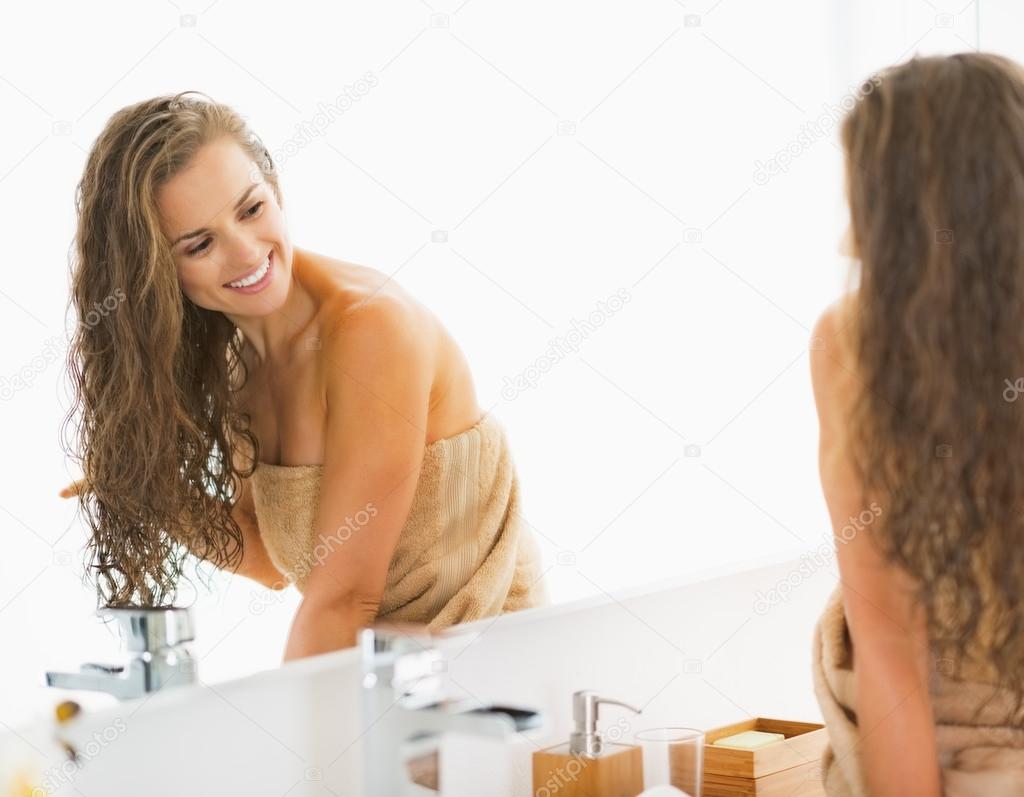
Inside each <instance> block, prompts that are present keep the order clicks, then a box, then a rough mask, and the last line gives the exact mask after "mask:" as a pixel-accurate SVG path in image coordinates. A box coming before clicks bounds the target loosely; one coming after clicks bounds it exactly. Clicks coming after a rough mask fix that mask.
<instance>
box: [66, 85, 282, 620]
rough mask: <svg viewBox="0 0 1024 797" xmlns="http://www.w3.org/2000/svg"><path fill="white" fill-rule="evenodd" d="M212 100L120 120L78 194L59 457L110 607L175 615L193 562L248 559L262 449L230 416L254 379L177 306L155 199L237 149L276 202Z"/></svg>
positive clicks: (210, 323)
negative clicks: (247, 496) (240, 448)
mask: <svg viewBox="0 0 1024 797" xmlns="http://www.w3.org/2000/svg"><path fill="white" fill-rule="evenodd" d="M190 95H200V96H198V97H196V96H190ZM203 97H206V95H202V94H201V92H192V91H187V92H182V93H179V94H175V95H165V96H160V97H155V98H153V99H148V100H145V101H142V102H138V103H135V104H134V105H130V106H127V107H125V108H122V109H121V110H119V111H117V112H116V113H115V114H113V116H111V117H110V119H109V120H108V122H107V124H106V126H105V127H104V128H103V130H102V132H101V133H100V135H99V137H98V138H97V140H96V142H95V143H94V145H93V147H92V149H91V151H90V152H89V155H88V159H87V161H86V165H85V170H84V173H83V175H82V178H81V181H80V183H79V184H78V188H77V192H76V198H75V204H76V210H77V216H78V224H77V235H76V239H75V248H74V259H73V261H72V278H71V279H72V286H71V304H72V305H73V306H74V308H75V310H76V312H77V327H76V329H75V332H74V334H73V337H72V341H71V345H70V348H69V351H68V363H67V364H68V370H69V373H70V376H71V382H72V387H73V389H74V402H73V406H72V408H71V410H70V411H69V413H68V415H67V417H66V419H65V423H64V427H63V431H64V432H66V431H67V430H68V428H69V427H71V426H74V427H75V428H74V437H75V440H74V442H73V443H68V442H65V447H66V449H67V450H68V453H69V454H70V456H71V457H72V459H74V460H76V461H78V462H79V464H80V465H81V468H82V472H83V478H84V480H85V481H86V483H87V490H86V491H85V492H84V493H83V494H82V501H81V506H82V509H83V514H84V516H85V518H86V522H87V523H88V526H89V527H90V531H91V537H90V539H89V542H88V544H87V561H86V574H87V576H91V577H92V578H93V579H94V581H95V585H96V589H97V598H98V602H99V603H101V604H106V605H111V606H122V605H144V606H162V605H169V603H170V602H171V601H173V598H174V594H175V591H176V587H177V584H178V582H179V579H180V577H181V575H182V573H183V567H184V564H185V562H186V561H187V557H188V555H189V554H190V553H191V554H194V555H195V556H196V557H198V558H200V559H201V560H208V561H209V562H211V563H212V564H213V565H215V566H216V567H222V568H223V567H230V568H232V569H233V568H235V567H237V565H238V563H239V562H240V560H241V545H242V536H241V529H240V528H239V526H238V524H237V523H236V522H235V521H234V519H233V518H232V516H231V507H232V505H233V501H235V500H236V499H237V496H238V495H239V494H240V488H241V481H240V478H239V477H240V476H248V475H251V473H252V471H253V469H254V467H255V462H256V461H257V460H258V458H259V454H258V451H259V445H258V441H257V440H256V438H255V436H254V435H253V433H252V431H251V429H250V422H251V419H250V418H249V417H248V416H246V415H244V414H241V413H240V412H239V411H238V408H237V401H236V395H235V394H236V392H237V389H238V388H239V387H241V386H242V385H243V384H244V382H245V380H246V378H247V373H246V369H245V366H244V363H243V361H242V359H241V356H240V346H241V342H240V338H239V333H238V330H237V328H236V327H235V326H234V325H233V324H232V323H231V322H230V321H229V320H228V319H227V317H225V316H224V315H223V314H222V313H220V312H216V311H212V310H208V309H205V308H203V307H199V306H198V305H196V304H194V303H193V302H192V301H190V300H189V299H188V297H186V296H185V295H184V294H183V292H182V289H181V286H180V284H179V280H178V274H177V269H176V265H175V261H174V258H173V254H172V251H171V247H170V241H168V240H167V238H166V237H165V235H164V234H163V232H162V231H161V225H160V214H159V212H158V206H157V199H156V198H157V195H158V190H159V188H160V187H161V185H163V184H164V183H165V182H166V181H168V180H169V179H171V178H172V177H174V176H175V175H176V174H178V173H179V172H181V171H182V170H183V169H185V168H187V167H188V166H189V164H190V163H191V162H192V160H193V158H194V157H195V156H196V153H197V152H198V151H199V150H200V148H202V147H203V146H205V145H207V144H209V143H211V142H213V141H215V140H218V139H220V138H221V137H222V136H230V137H231V138H232V139H234V140H235V141H236V142H237V143H238V144H239V146H241V147H242V148H243V150H244V151H245V152H246V153H247V154H248V155H249V156H250V157H251V159H252V161H254V162H255V164H256V165H257V166H258V167H259V169H260V170H261V171H262V174H263V177H264V179H265V180H266V182H267V183H268V184H269V185H270V186H271V188H272V189H273V191H274V194H275V196H276V198H277V201H278V204H279V205H280V206H282V207H283V201H282V196H281V191H280V186H279V184H278V175H277V172H276V170H275V167H274V163H273V161H272V159H271V157H270V153H269V152H268V151H267V149H266V147H264V146H263V144H262V143H261V142H260V140H259V138H258V137H257V136H256V135H255V133H253V132H252V131H251V130H250V129H249V127H248V125H247V123H246V122H245V120H244V119H243V118H242V117H241V116H240V115H239V114H238V113H237V112H236V111H235V110H233V109H232V108H230V107H228V106H226V105H222V104H220V103H216V102H213V101H212V100H210V99H209V98H208V97H207V98H206V99H202V98H203ZM111 297H114V298H115V299H117V302H116V305H115V303H114V301H112V299H111ZM100 308H104V309H106V310H107V311H106V312H100V311H99V309H100ZM79 412H80V414H81V415H80V418H77V419H76V416H78V414H79ZM76 421H77V422H76ZM232 437H234V438H235V439H236V441H237V442H239V443H245V444H247V446H248V450H249V452H250V454H251V457H252V463H251V465H250V466H249V467H248V469H246V470H236V467H235V464H234V462H233V457H232V443H231V440H232Z"/></svg>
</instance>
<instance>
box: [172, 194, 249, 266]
mask: <svg viewBox="0 0 1024 797" xmlns="http://www.w3.org/2000/svg"><path fill="white" fill-rule="evenodd" d="M262 206H263V200H260V201H259V202H257V203H256V204H255V205H253V206H252V207H251V208H249V209H248V210H247V211H246V212H245V213H243V214H242V218H246V219H251V218H252V217H253V216H254V215H255V214H254V213H253V211H254V210H259V209H260V208H261V207H262ZM250 214H252V215H250ZM209 242H210V239H209V238H207V239H206V240H205V241H203V242H202V243H201V244H200V245H199V246H197V247H196V248H195V249H190V250H188V252H187V253H186V254H188V255H189V256H192V255H198V254H199V253H200V252H203V251H205V250H206V249H207V248H208V247H207V244H208V243H209Z"/></svg>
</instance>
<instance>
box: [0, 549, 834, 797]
mask: <svg viewBox="0 0 1024 797" xmlns="http://www.w3.org/2000/svg"><path fill="white" fill-rule="evenodd" d="M795 553H796V552H794V554H792V555H789V556H786V557H777V558H774V559H767V560H761V561H759V562H755V563H747V564H746V565H740V566H735V567H733V568H722V569H719V570H717V571H711V572H704V573H693V574H688V575H686V576H681V577H680V578H678V579H676V580H674V581H672V582H667V583H662V584H657V585H650V586H648V587H645V588H640V589H634V590H630V591H624V592H618V593H615V594H612V595H604V594H602V595H599V596H596V597H593V598H587V599H583V600H579V601H575V602H572V603H567V604H558V605H554V606H548V607H541V608H537V609H531V610H527V611H523V612H516V613H514V614H508V615H502V616H500V617H497V618H488V619H485V620H480V621H477V622H474V623H467V624H464V625H462V626H458V627H456V628H455V629H451V631H450V632H449V634H446V635H443V636H441V637H439V638H438V639H437V640H436V645H437V647H438V649H439V650H441V651H442V652H443V653H444V656H445V659H446V672H445V678H446V681H447V687H448V691H449V692H450V694H451V696H452V697H453V699H464V700H473V701H477V704H478V705H481V706H484V705H488V704H496V705H499V706H500V705H509V706H528V707H531V708H536V709H539V710H540V711H541V712H542V713H543V714H544V716H545V718H546V721H545V722H544V724H543V725H539V726H538V725H537V724H536V723H532V727H531V723H530V722H529V721H527V722H526V724H525V725H524V726H523V727H521V728H517V730H518V733H516V734H515V736H514V738H513V739H512V740H511V741H510V742H504V743H502V742H498V741H495V740H493V739H476V738H470V737H465V736H461V735H454V734H452V735H446V736H444V737H443V738H442V739H441V740H440V756H439V762H440V782H441V784H442V786H443V793H444V794H446V795H460V794H466V795H469V794H481V793H485V794H507V795H516V796H518V795H523V797H526V795H529V794H530V793H531V787H530V772H531V770H530V757H531V755H532V753H533V752H536V751H537V750H539V749H541V748H543V747H547V746H552V745H555V744H560V743H562V742H564V741H565V740H566V739H567V738H568V734H569V732H570V729H571V724H572V717H571V715H570V709H571V702H570V698H571V695H572V693H573V692H574V691H576V690H580V689H595V690H599V691H601V692H602V693H605V694H613V695H615V696H616V697H618V698H621V699H623V700H626V701H629V702H632V703H634V704H635V705H639V706H641V707H643V709H644V712H643V714H642V715H640V716H638V717H630V718H628V720H627V719H623V720H620V726H619V727H620V732H621V735H622V736H623V737H625V738H624V740H625V741H628V740H629V738H631V735H632V733H633V732H635V731H636V730H640V729H641V728H644V727H655V726H659V725H687V726H691V727H698V728H707V727H713V726H719V725H724V724H727V723H729V722H734V721H737V720H740V719H745V718H747V717H749V716H755V715H761V716H779V717H790V718H793V719H799V720H806V721H820V713H819V712H818V707H817V704H816V702H815V699H814V695H813V691H812V687H811V671H810V640H811V632H812V630H813V626H814V622H815V620H816V618H817V615H818V613H819V612H820V609H821V607H822V606H823V605H824V603H825V599H826V597H827V596H828V594H829V593H830V592H831V591H832V589H833V588H834V587H835V584H836V580H835V574H834V572H833V571H830V570H829V569H827V568H822V569H820V570H818V571H816V572H813V573H812V574H811V575H810V576H806V577H805V578H804V580H803V581H802V582H801V583H800V584H799V585H798V586H796V587H795V588H792V589H790V590H789V591H788V592H787V593H786V597H785V599H784V600H779V601H777V602H774V603H771V605H769V606H768V608H767V610H765V607H764V605H763V604H764V600H763V596H765V595H769V594H773V593H771V592H770V591H771V590H773V589H774V588H776V587H777V586H778V585H780V584H783V583H789V584H790V585H791V586H792V578H791V576H792V574H793V573H794V572H800V564H801V562H800V558H798V557H797V556H796V555H795ZM759 601H760V602H761V603H760V604H759V603H758V602H759ZM766 650H770V651H772V656H770V657H766V656H765V655H764V651H766ZM198 672H199V676H200V677H199V678H198V680H197V682H196V683H195V684H193V685H188V686H182V687H177V688H175V689H170V690H167V691H161V692H155V693H153V694H151V695H149V696H147V697H142V698H138V699H133V700H127V701H125V702H122V703H119V704H117V705H114V706H111V707H109V708H104V709H94V710H91V711H84V712H82V713H81V714H80V715H79V716H77V717H75V718H74V719H73V720H71V721H70V722H68V723H66V724H65V725H64V726H62V727H61V735H62V737H63V738H64V739H65V740H66V741H67V742H69V743H70V744H71V745H72V746H73V747H74V748H76V749H77V750H78V751H79V752H80V754H81V755H82V756H83V761H82V765H81V766H80V767H79V768H78V769H77V771H74V772H70V771H69V770H70V769H71V768H70V767H67V766H66V765H65V764H64V762H65V761H66V757H65V753H64V752H63V751H62V750H61V748H60V747H59V746H57V745H56V744H54V742H53V735H54V733H55V729H54V726H52V725H47V724H44V723H36V724H34V725H32V726H30V727H26V728H19V729H17V730H16V731H15V730H8V731H7V732H4V733H0V794H3V795H6V794H7V793H8V792H7V791H5V789H8V790H9V789H10V788H11V782H12V780H13V778H14V773H15V771H16V770H15V768H14V767H15V764H16V763H18V762H21V763H22V764H27V763H28V762H29V761H30V760H34V761H35V764H34V766H35V768H36V770H35V773H34V775H35V777H36V779H37V780H38V779H40V778H42V777H48V780H47V783H48V784H49V787H48V791H47V794H48V797H64V795H86V797H97V796H98V795H102V797H120V796H121V795H125V796H126V797H127V795H131V797H137V795H139V794H145V795H147V797H163V796H164V795H167V797H171V796H172V795H173V796H174V797H179V796H180V795H182V794H192V793H200V794H224V795H235V794H237V795H246V797H255V796H257V795H267V796H268V797H285V795H287V797H304V796H305V795H310V796H313V795H316V797H329V796H330V795H346V796H347V795H353V797H355V795H359V794H361V782H362V740H363V733H364V728H363V719H362V715H361V709H360V707H361V702H360V695H361V689H362V686H361V661H360V654H359V651H358V649H356V648H351V649H348V650H343V651H337V652H334V653H328V654H324V655H320V656H315V657H311V658H308V659H303V660H300V661H295V662H289V663H287V664H285V665H283V666H282V667H280V668H278V669H274V670H268V671H266V672H260V673H256V674H254V675H251V676H248V677H245V678H240V679H236V680H232V681H227V682H221V683H207V682H205V681H203V680H202V677H201V676H202V663H201V662H200V663H199V668H198ZM74 694H75V693H72V692H63V691H60V690H54V693H53V702H54V704H56V703H57V702H58V701H59V700H61V699H64V698H67V697H74ZM2 730H4V729H2V728H0V731H2ZM437 742H438V740H437V739H436V737H435V739H434V740H433V742H431V741H430V740H426V741H425V742H423V741H421V742H418V743H417V745H418V746H419V748H421V749H420V752H421V753H422V752H429V751H430V750H431V749H432V745H435V746H436V744H437ZM410 753H415V749H412V748H411V749H410ZM65 773H66V774H65ZM72 778H73V786H72V784H71V780H72ZM32 785H43V784H42V783H33V784H32ZM15 793H17V792H15ZM25 793H26V794H31V791H30V790H27V791H25ZM410 793H422V794H436V793H437V792H433V791H430V790H429V789H426V788H421V787H414V791H413V792H410Z"/></svg>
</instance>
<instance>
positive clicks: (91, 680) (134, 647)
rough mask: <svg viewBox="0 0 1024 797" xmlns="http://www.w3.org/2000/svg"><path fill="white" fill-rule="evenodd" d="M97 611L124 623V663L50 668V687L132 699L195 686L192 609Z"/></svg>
mask: <svg viewBox="0 0 1024 797" xmlns="http://www.w3.org/2000/svg"><path fill="white" fill-rule="evenodd" d="M97 614H99V615H101V616H112V617H114V618H115V619H117V620H118V621H119V622H120V625H121V630H122V632H123V634H124V637H125V641H126V646H127V648H128V651H129V652H130V653H131V654H132V655H131V657H130V658H129V660H128V662H127V663H126V664H125V665H108V664H92V663H88V664H83V665H82V666H81V668H80V670H79V672H77V673H75V672H47V673H46V685H47V686H53V687H56V688H59V689H88V690H92V691H100V692H107V693H108V694H111V695H113V696H114V697H116V698H118V699H119V700H130V699H133V698H136V697H141V696H143V695H145V694H148V693H149V692H155V691H156V690H158V689H163V688H165V687H167V686H180V685H186V684H191V683H194V682H195V679H196V672H195V670H196V667H195V659H194V658H193V657H192V653H191V651H190V649H189V646H188V643H189V642H191V641H192V640H193V638H194V634H193V632H192V621H191V617H190V615H189V610H188V609H185V608H177V609H175V608H172V609H148V608H134V607H133V608H120V607H106V608H104V609H100V610H99V611H98V612H97Z"/></svg>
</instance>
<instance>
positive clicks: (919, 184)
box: [841, 53, 1024, 713]
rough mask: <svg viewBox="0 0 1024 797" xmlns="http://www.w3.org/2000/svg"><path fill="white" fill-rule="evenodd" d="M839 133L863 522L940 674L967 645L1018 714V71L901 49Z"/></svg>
mask: <svg viewBox="0 0 1024 797" xmlns="http://www.w3.org/2000/svg"><path fill="white" fill-rule="evenodd" d="M841 137H842V143H843V147H844V151H845V155H846V177H847V194H848V200H849V205H850V214H851V228H852V233H853V243H854V247H855V249H856V253H855V254H856V255H857V258H858V260H859V271H860V273H859V277H860V279H859V283H860V284H859V288H858V290H857V292H856V298H855V300H854V306H853V313H852V318H853V321H852V322H851V323H850V325H849V329H850V330H851V341H852V345H853V348H854V351H855V362H856V364H857V371H858V376H859V378H860V384H859V387H858V388H857V389H856V395H855V396H854V397H852V398H851V409H850V413H851V415H850V419H849V420H850V424H849V432H848V434H849V436H850V442H851V452H852V454H853V458H854V465H855V470H856V472H857V475H858V477H859V479H860V482H861V484H862V485H863V486H864V488H865V494H867V495H877V496H880V497H883V500H882V501H881V503H882V504H883V505H884V512H885V518H884V523H883V527H882V530H881V533H880V534H879V535H873V536H875V539H876V540H877V541H878V543H879V544H880V550H882V551H883V552H884V554H885V555H886V557H887V559H888V560H889V561H891V562H894V563H896V564H898V565H899V566H901V567H902V568H903V569H904V570H906V571H907V572H908V573H909V574H910V575H911V576H912V577H913V578H914V579H915V581H916V584H917V586H918V595H917V599H918V600H919V601H920V603H921V605H922V606H923V607H924V609H925V610H926V614H927V621H928V630H929V636H930V638H931V640H933V641H936V642H938V643H940V644H941V645H942V646H944V647H943V648H942V649H943V650H947V651H950V652H951V658H949V659H944V660H943V665H944V666H945V667H946V674H949V675H952V676H954V677H955V676H956V674H957V672H959V671H960V667H961V666H962V664H963V663H964V662H965V661H967V660H968V659H971V660H976V659H977V658H978V657H979V656H981V657H982V658H983V659H984V660H985V661H986V663H987V665H988V666H990V667H994V668H995V677H996V678H997V680H998V682H999V685H1002V686H1006V687H1009V688H1010V689H1011V690H1013V691H1015V692H1016V694H1017V695H1018V702H1017V704H1016V707H1015V709H1014V713H1016V711H1017V710H1019V709H1020V707H1021V702H1022V701H1024V602H1022V601H1021V592H1022V590H1024V514H1022V511H1021V510H1022V503H1024V458H1022V457H1019V456H1017V452H1016V449H1015V448H1014V445H1015V444H1016V443H1017V442H1024V401H1020V402H1017V401H1016V400H1015V399H1016V397H1017V394H1016V390H1017V386H1018V382H1017V380H1018V379H1021V380H1024V71H1022V69H1021V67H1020V66H1019V65H1018V64H1016V63H1014V62H1013V61H1010V60H1009V59H1006V58H1002V57H999V56H996V55H991V54H985V53H963V54H957V55H951V56H946V57H925V58H914V59H912V60H910V61H908V62H906V63H903V64H900V65H898V66H895V67H890V68H889V69H886V70H883V71H882V72H881V73H879V74H878V75H876V76H873V77H872V78H871V79H870V81H868V82H866V83H865V84H864V85H863V86H862V91H861V96H860V98H859V99H858V101H857V103H856V105H855V106H854V107H853V108H852V109H851V111H850V112H849V113H848V114H847V116H846V118H845V119H844V121H843V125H842V133H841ZM1009 387H1012V388H1013V390H1008V388H1009ZM1019 387H1020V390H1021V392H1022V393H1024V381H1022V382H1021V383H1019ZM982 632H983V633H982ZM981 644H983V645H984V647H979V645H981ZM979 710H980V708H979Z"/></svg>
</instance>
